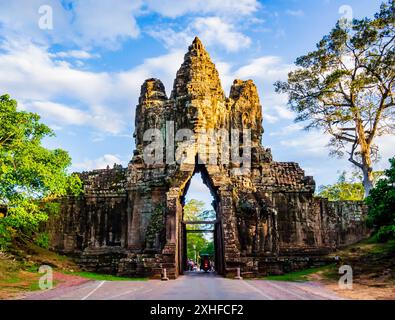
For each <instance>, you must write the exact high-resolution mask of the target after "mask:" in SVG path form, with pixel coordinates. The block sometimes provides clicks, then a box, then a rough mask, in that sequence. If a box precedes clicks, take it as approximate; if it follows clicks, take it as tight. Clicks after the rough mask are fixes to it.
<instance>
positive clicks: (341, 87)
mask: <svg viewBox="0 0 395 320" xmlns="http://www.w3.org/2000/svg"><path fill="white" fill-rule="evenodd" d="M394 39H395V0H387V2H386V3H383V4H382V5H381V8H380V12H378V13H376V14H375V16H374V18H372V19H369V18H364V19H361V20H358V19H354V20H353V21H352V22H350V23H347V24H344V21H342V22H340V21H339V22H338V23H337V25H336V26H335V28H334V29H333V30H332V31H331V32H330V33H329V34H328V35H326V36H324V37H323V38H322V40H321V41H320V42H319V43H318V44H317V48H316V50H314V51H312V52H309V53H307V54H306V55H304V56H301V57H299V58H298V59H297V60H296V65H297V66H298V69H296V70H295V71H292V72H290V73H289V75H288V81H287V82H277V83H276V84H275V87H276V91H277V92H278V93H287V94H288V97H289V105H290V108H291V109H292V110H293V111H295V112H296V113H297V118H296V121H298V122H306V129H312V128H318V129H321V130H322V131H324V132H325V133H327V134H329V135H331V137H332V139H331V141H330V144H329V146H330V148H331V154H332V155H336V156H339V157H342V156H347V158H348V160H349V161H350V162H351V163H352V164H354V165H355V166H356V167H358V168H359V169H360V170H361V171H362V172H363V185H364V188H365V195H366V196H367V195H368V193H369V191H370V189H371V188H372V187H373V177H372V171H373V163H374V161H375V160H377V159H378V158H379V152H378V151H379V150H378V146H377V145H375V143H374V142H375V139H376V138H377V137H378V136H382V135H385V134H392V133H394V128H395V118H394V110H393V109H394V106H395V95H394V92H393V90H394V87H395V68H394V65H395V41H394Z"/></svg>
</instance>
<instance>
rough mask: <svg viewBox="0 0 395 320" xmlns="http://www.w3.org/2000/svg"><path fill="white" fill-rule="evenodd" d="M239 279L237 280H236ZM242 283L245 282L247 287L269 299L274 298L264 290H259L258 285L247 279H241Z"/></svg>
mask: <svg viewBox="0 0 395 320" xmlns="http://www.w3.org/2000/svg"><path fill="white" fill-rule="evenodd" d="M234 281H237V280H234ZM241 282H242V283H244V284H245V285H246V286H247V287H249V288H250V289H252V290H254V291H256V292H258V293H259V294H260V295H261V296H263V297H265V298H266V299H267V300H273V298H272V297H270V296H268V295H267V294H265V293H264V292H263V291H261V290H259V289H258V288H257V287H254V286H253V285H251V284H249V283H247V281H245V280H241Z"/></svg>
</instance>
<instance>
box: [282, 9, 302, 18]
mask: <svg viewBox="0 0 395 320" xmlns="http://www.w3.org/2000/svg"><path fill="white" fill-rule="evenodd" d="M285 13H286V14H287V15H289V16H293V17H303V16H304V12H303V10H300V9H299V10H287V11H285Z"/></svg>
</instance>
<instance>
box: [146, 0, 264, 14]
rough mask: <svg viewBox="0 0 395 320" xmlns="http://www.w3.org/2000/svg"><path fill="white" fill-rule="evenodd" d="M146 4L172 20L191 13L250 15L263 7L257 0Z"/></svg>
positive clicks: (160, 0)
mask: <svg viewBox="0 0 395 320" xmlns="http://www.w3.org/2000/svg"><path fill="white" fill-rule="evenodd" d="M146 4H147V8H148V10H150V11H154V12H157V13H158V14H160V15H162V16H165V17H170V18H176V17H179V16H182V15H185V14H189V13H199V14H216V15H227V16H229V15H230V16H239V15H250V14H252V13H254V12H256V11H257V10H258V9H259V8H260V6H261V5H260V4H259V2H258V1H257V0H222V1H218V0H188V1H180V0H147V1H146Z"/></svg>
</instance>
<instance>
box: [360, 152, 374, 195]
mask: <svg viewBox="0 0 395 320" xmlns="http://www.w3.org/2000/svg"><path fill="white" fill-rule="evenodd" d="M362 172H363V181H362V183H363V187H364V189H365V198H366V197H367V196H369V193H370V190H372V188H373V168H372V160H371V158H370V150H368V152H367V153H362Z"/></svg>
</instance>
